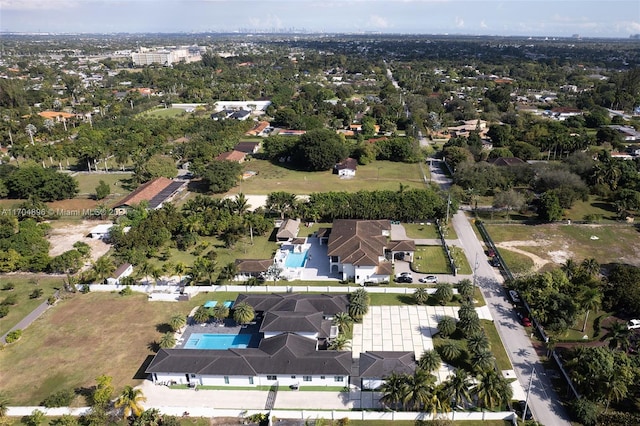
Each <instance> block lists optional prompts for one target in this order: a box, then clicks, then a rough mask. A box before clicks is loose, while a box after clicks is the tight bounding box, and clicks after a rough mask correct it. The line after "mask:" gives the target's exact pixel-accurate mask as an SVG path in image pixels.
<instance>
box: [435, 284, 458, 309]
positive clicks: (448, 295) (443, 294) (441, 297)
mask: <svg viewBox="0 0 640 426" xmlns="http://www.w3.org/2000/svg"><path fill="white" fill-rule="evenodd" d="M433 297H435V298H436V300H437V301H438V303H440V304H441V305H444V304H446V303H448V302H450V301H451V299H453V288H452V287H451V284H448V283H440V284H438V286H437V288H436V292H435V293H433Z"/></svg>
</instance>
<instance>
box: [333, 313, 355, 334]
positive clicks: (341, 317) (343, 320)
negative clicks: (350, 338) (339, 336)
mask: <svg viewBox="0 0 640 426" xmlns="http://www.w3.org/2000/svg"><path fill="white" fill-rule="evenodd" d="M352 323H353V318H351V317H350V316H349V314H348V313H346V312H338V313H337V314H336V315H335V316H334V317H333V324H334V325H337V326H338V330H340V332H341V333H344V331H345V330H348V329H350V328H351V324H352Z"/></svg>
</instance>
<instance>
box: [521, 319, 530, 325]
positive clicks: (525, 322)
mask: <svg viewBox="0 0 640 426" xmlns="http://www.w3.org/2000/svg"><path fill="white" fill-rule="evenodd" d="M522 325H524V326H525V327H531V320H530V319H529V318H528V317H522Z"/></svg>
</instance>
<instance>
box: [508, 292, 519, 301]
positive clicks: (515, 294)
mask: <svg viewBox="0 0 640 426" xmlns="http://www.w3.org/2000/svg"><path fill="white" fill-rule="evenodd" d="M509 297H510V298H511V301H513V303H520V302H522V300H521V299H520V295H519V294H518V292H517V291H515V290H509Z"/></svg>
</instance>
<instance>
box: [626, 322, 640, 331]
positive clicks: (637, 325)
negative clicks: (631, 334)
mask: <svg viewBox="0 0 640 426" xmlns="http://www.w3.org/2000/svg"><path fill="white" fill-rule="evenodd" d="M636 328H640V320H637V319H632V320H629V322H628V323H627V330H635V329H636Z"/></svg>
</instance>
